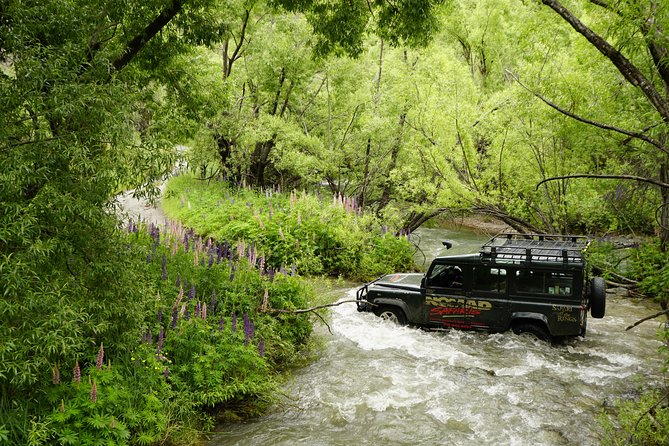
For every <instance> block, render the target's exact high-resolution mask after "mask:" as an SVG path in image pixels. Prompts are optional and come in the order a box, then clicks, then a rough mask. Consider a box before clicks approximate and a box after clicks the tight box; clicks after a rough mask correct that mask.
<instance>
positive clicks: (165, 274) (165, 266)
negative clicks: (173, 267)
mask: <svg viewBox="0 0 669 446" xmlns="http://www.w3.org/2000/svg"><path fill="white" fill-rule="evenodd" d="M162 268H163V280H167V256H166V255H165V254H163V263H162Z"/></svg>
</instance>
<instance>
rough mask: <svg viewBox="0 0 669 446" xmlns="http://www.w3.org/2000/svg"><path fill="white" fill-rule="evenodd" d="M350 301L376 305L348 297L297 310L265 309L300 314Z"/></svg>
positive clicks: (273, 311)
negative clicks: (347, 298) (331, 302)
mask: <svg viewBox="0 0 669 446" xmlns="http://www.w3.org/2000/svg"><path fill="white" fill-rule="evenodd" d="M351 302H360V303H363V304H368V305H372V306H376V304H375V303H373V302H369V301H366V300H357V299H350V300H341V301H339V302H335V303H333V304H326V305H318V306H316V307H311V308H303V309H299V310H280V309H278V308H269V309H267V311H269V312H272V313H288V314H302V313H309V312H310V311H316V310H320V309H322V308H328V307H338V306H339V305H341V304H346V303H351Z"/></svg>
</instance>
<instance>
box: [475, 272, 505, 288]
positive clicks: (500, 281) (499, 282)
mask: <svg viewBox="0 0 669 446" xmlns="http://www.w3.org/2000/svg"><path fill="white" fill-rule="evenodd" d="M472 288H473V289H474V291H491V292H495V293H504V292H506V270H505V269H502V268H490V267H487V266H476V267H474V282H473V283H472Z"/></svg>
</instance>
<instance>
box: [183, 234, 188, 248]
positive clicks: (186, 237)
mask: <svg viewBox="0 0 669 446" xmlns="http://www.w3.org/2000/svg"><path fill="white" fill-rule="evenodd" d="M188 247H189V243H188V234H186V235H185V236H184V250H185V251H186V252H188Z"/></svg>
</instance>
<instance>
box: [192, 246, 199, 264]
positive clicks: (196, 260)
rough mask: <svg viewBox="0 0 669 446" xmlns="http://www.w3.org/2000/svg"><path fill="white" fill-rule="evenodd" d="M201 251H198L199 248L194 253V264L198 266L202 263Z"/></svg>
mask: <svg viewBox="0 0 669 446" xmlns="http://www.w3.org/2000/svg"><path fill="white" fill-rule="evenodd" d="M199 252H200V251H198V250H197V249H194V250H193V253H194V255H193V266H197V265H198V264H199V263H200V257H199V254H198V253H199Z"/></svg>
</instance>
